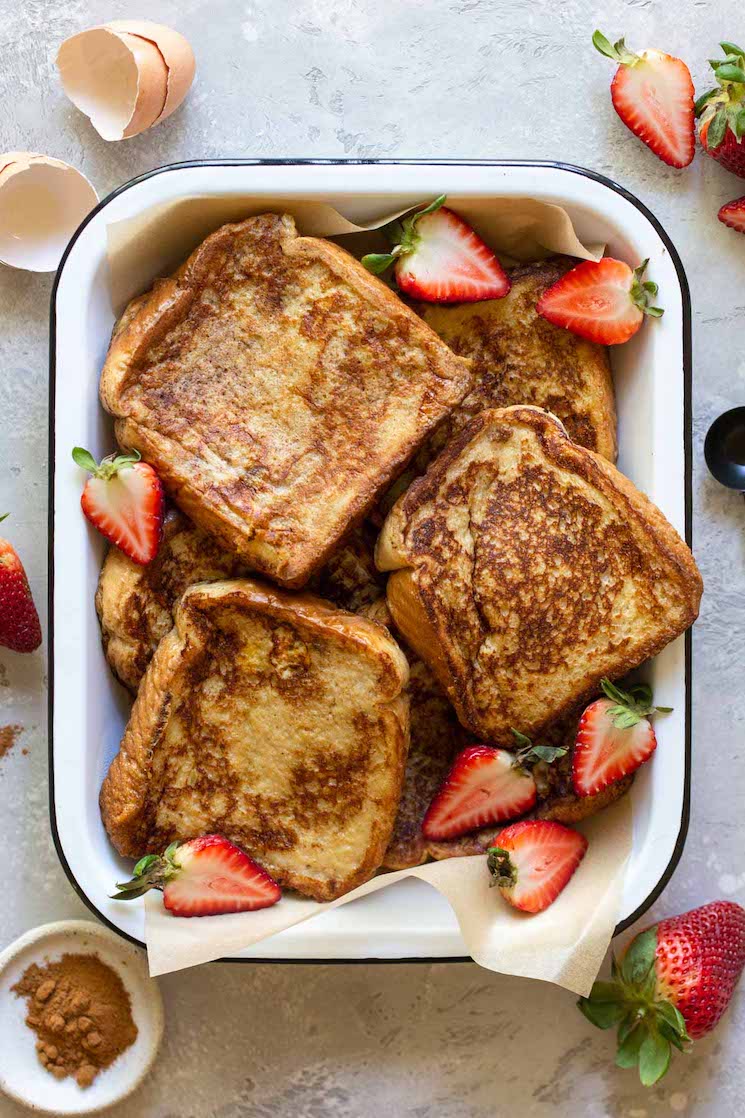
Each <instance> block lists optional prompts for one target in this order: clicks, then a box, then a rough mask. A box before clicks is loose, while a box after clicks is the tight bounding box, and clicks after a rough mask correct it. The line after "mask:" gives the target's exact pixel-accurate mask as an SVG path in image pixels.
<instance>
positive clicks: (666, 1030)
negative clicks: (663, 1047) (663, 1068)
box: [657, 1021, 686, 1052]
mask: <svg viewBox="0 0 745 1118" xmlns="http://www.w3.org/2000/svg"><path fill="white" fill-rule="evenodd" d="M657 1029H658V1031H659V1034H660V1036H664V1038H665V1040H668V1041H670V1044H672V1045H674V1046H675V1047H676V1048H677V1049H678V1051H679V1052H685V1050H686V1046H685V1043H684V1041H683V1040H682V1039H681V1038H680V1037H679V1036H678V1034H677V1033H676V1031H675V1029H671V1028H670V1026H669V1025H668V1023H667V1021H658V1022H657Z"/></svg>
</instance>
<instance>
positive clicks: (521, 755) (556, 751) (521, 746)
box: [512, 726, 567, 769]
mask: <svg viewBox="0 0 745 1118" xmlns="http://www.w3.org/2000/svg"><path fill="white" fill-rule="evenodd" d="M512 733H513V734H514V736H515V745H516V746H517V747H518V748H517V752H516V754H515V761H514V765H515V768H518V769H523V768H526V767H527V766H528V765H537V764H538V763H539V762H540V761H543V762H544V763H545V764H547V765H550V764H551V763H552V762H553V761H556V760H557V759H558V758H559V757H563V756H564V754H565V753H566V752H567V751H566V749H565V748H564V747H563V746H560V745H533V742H532V741H531V740H530V738H529V737H526V735H525V734H521V733H520V731H519V730H516V729H515V727H514V726H513V727H512Z"/></svg>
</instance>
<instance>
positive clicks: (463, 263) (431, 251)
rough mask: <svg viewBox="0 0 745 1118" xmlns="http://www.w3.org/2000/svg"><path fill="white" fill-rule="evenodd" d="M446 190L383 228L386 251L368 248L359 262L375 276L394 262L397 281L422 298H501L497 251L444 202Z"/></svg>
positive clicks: (504, 285) (505, 283)
mask: <svg viewBox="0 0 745 1118" xmlns="http://www.w3.org/2000/svg"><path fill="white" fill-rule="evenodd" d="M444 202H445V195H444V194H443V195H441V196H440V197H439V198H437V199H435V201H434V202H432V204H431V205H429V206H427V207H426V208H425V209H423V210H418V211H417V212H416V213H414V214H411V215H410V216H409V217H407V218H404V220H403V221H394V222H393V223H392V225H390V226H389V227H388V229H387V233H388V236H389V237H390V239H391V241H392V242H393V246H394V247H393V249H392V251H391V252H385V253H370V254H369V255H367V256H364V257H363V258H362V263H363V264H364V266H365V267H366V268H367V269H368V271H370V272H373V273H374V274H375V275H381V274H382V273H383V272H385V271H386V270H387V269H388V268H390V267H391V265H393V268H394V272H395V276H396V282H397V284H398V286H399V288H400V289H401V291H404V292H405V293H406V294H407V295H410V296H411V298H412V299H421V300H422V301H424V302H427V303H475V302H478V301H479V300H480V299H501V298H502V296H503V295H506V294H507V292H508V291H509V290H510V281H509V279H508V278H507V275H506V274H505V271H504V269H503V268H502V265H501V264H500V263H499V261H498V260H497V258H496V256H495V255H494V253H493V252H492V250H491V249H490V248H489V246H488V245H486V244H485V243H484V242H483V241H482V240H481V238H480V237H479V236H478V235H477V234H476V233H475V232H474V231H473V229H472V228H471V226H470V225H468V223H467V222H465V221H464V220H463V218H462V217H459V216H458V214H456V213H453V211H452V210H450V209H448V208H447V207H446V206H445V205H444Z"/></svg>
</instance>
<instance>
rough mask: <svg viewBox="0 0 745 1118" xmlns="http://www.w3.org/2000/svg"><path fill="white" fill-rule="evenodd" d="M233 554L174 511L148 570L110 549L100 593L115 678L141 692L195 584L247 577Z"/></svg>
mask: <svg viewBox="0 0 745 1118" xmlns="http://www.w3.org/2000/svg"><path fill="white" fill-rule="evenodd" d="M245 573H246V571H245V569H244V568H243V567H242V564H241V563H240V562H239V561H238V560H237V559H236V557H235V556H234V555H232V554H231V553H230V552H228V551H226V550H225V549H224V548H222V547H220V545H219V544H218V543H217V541H216V540H213V539H212V538H211V537H210V536H208V535H207V534H206V533H205V532H203V531H202V530H201V529H200V528H197V526H196V525H195V524H192V523H191V522H190V521H189V520H187V518H186V517H185V516H183V515H182V514H181V513H180V512H177V511H176V510H175V509H170V510H169V511H168V514H167V515H166V519H165V523H164V525H163V538H162V540H161V543H160V547H159V549H158V554H157V555H156V557H155V559H153V560H152V561H151V562H150V563H148V564H147V565H146V566H141V565H140V564H138V563H133V562H132V560H131V559H129V558H128V557H127V556H126V555H125V554H124V552H123V551H120V550H119V548H118V547H114V546H113V545H112V546H111V547H109V549H108V551H107V553H106V557H105V559H104V561H103V565H102V567H101V573H100V575H99V579H98V588H97V590H96V612H97V614H98V620H99V623H100V625H101V637H102V641H103V648H104V654H105V656H106V659H107V661H108V663H109V667H110V668H111V670H112V672H113V673H114V675H115V676H116V678H117V679H118V680H119V681H120V683H122V684H123V685H124V686H125V687H126V688H127V689H128V690H129V691H131V692H132V693H133V694H136V693H137V688H138V687H139V685H140V680H141V679H142V677H143V675H144V674H145V669H146V668H147V666H148V664H149V663H150V660H151V658H152V655H153V653H154V652H155V649H156V648H157V647H158V644H159V642H160V641H161V640H162V639H163V637H164V636H165V635H166V633H168V632H170V630H171V628H172V626H173V610H174V608H175V605H176V602H177V601H178V599H179V598H180V597H181V595H182V594H183V592H184V591H185V590H186V589H188V587H189V586H192V585H193V584H194V583H195V582H212V581H216V580H218V579H225V578H234V577H237V576H239V575H243V574H245Z"/></svg>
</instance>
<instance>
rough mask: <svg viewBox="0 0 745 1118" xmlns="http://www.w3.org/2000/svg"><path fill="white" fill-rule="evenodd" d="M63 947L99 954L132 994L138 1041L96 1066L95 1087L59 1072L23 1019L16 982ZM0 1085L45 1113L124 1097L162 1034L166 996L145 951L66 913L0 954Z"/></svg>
mask: <svg viewBox="0 0 745 1118" xmlns="http://www.w3.org/2000/svg"><path fill="white" fill-rule="evenodd" d="M65 954H89V955H93V954H95V955H98V956H99V958H100V959H101V961H102V962H104V963H107V964H108V965H109V966H110V967H112V969H113V970H115V971H116V972H117V973H118V974H119V976H120V977H121V980H122V982H123V983H124V985H125V987H126V989H127V991H128V992H129V996H130V998H131V1000H132V1016H133V1017H134V1022H135V1024H136V1025H137V1040H136V1041H135V1042H134V1044H133V1045H132V1046H131V1047H130V1048H128V1049H127V1050H126V1051H125V1052H123V1053H122V1054H121V1056H119V1058H118V1059H117V1060H115V1061H114V1063H113V1064H112V1065H111V1067H109V1068H106V1069H105V1070H104V1071H102V1072H99V1074H98V1075H97V1076H96V1078H95V1080H94V1081H93V1083H92V1084H91V1086H90V1087H86V1088H81V1087H78V1085H77V1083H76V1082H75V1080H74V1078H73V1077H72V1076H68V1077H67V1078H66V1079H55V1078H54V1076H52V1075H50V1074H49V1072H48V1071H45V1069H44V1068H43V1067H42V1066H41V1064H40V1063H39V1060H38V1058H37V1055H36V1040H37V1037H36V1033H34V1032H33V1031H32V1030H31V1029H30V1028H29V1027H28V1026H27V1025H26V1023H25V1018H26V1012H27V1009H26V999H25V998H19V997H18V996H17V994H14V993H13V992H12V987H13V986H14V985H15V984H16V982H18V980H19V978H20V977H21V975H22V974H23V972H24V971H25V970H26V968H27V967H28V966H29V965H30V964H31V963H39V964H40V965H43V963H44V962H45V961H49V962H53V961H56V960H58V959H59V958H60V957H61V956H62V955H65ZM0 1036H2V1038H3V1040H2V1044H0V1090H3V1091H5V1093H6V1094H7V1095H9V1096H10V1097H11V1098H12V1099H15V1100H16V1101H17V1102H20V1103H23V1104H24V1106H28V1107H30V1108H31V1109H32V1110H36V1111H38V1112H41V1113H44V1114H57V1115H63V1114H94V1113H96V1112H97V1111H100V1110H103V1109H104V1108H105V1107H107V1106H112V1105H113V1104H114V1103H117V1102H121V1100H122V1099H124V1098H126V1097H127V1096H128V1095H130V1094H131V1093H132V1091H134V1089H135V1088H136V1087H138V1086H139V1084H140V1083H141V1082H142V1080H143V1079H144V1077H145V1076H146V1075H147V1073H148V1071H149V1070H150V1068H151V1066H152V1063H153V1061H154V1059H155V1057H156V1055H157V1052H158V1048H159V1046H160V1042H161V1038H162V1036H163V1002H162V999H161V996H160V990H159V989H158V984H157V983H156V982H155V981H154V980H153V979H152V978H150V977H149V975H148V973H147V965H146V963H145V960H144V958H143V954H142V952H141V951H139V950H138V949H137V948H135V947H132V946H131V945H130V944H128V943H126V942H125V941H124V940H122V939H120V938H119V936H117V935H115V934H114V933H113V932H110V931H109V930H108V928H104V927H102V926H101V925H100V924H94V923H93V922H91V921H88V920H62V921H59V922H58V923H56V924H44V925H43V926H42V927H40V928H34V929H33V930H32V931H30V932H26V934H25V935H22V936H21V937H20V939H17V940H16V941H15V943H11V945H10V946H9V947H7V948H6V949H5V951H3V952H2V954H0Z"/></svg>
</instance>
